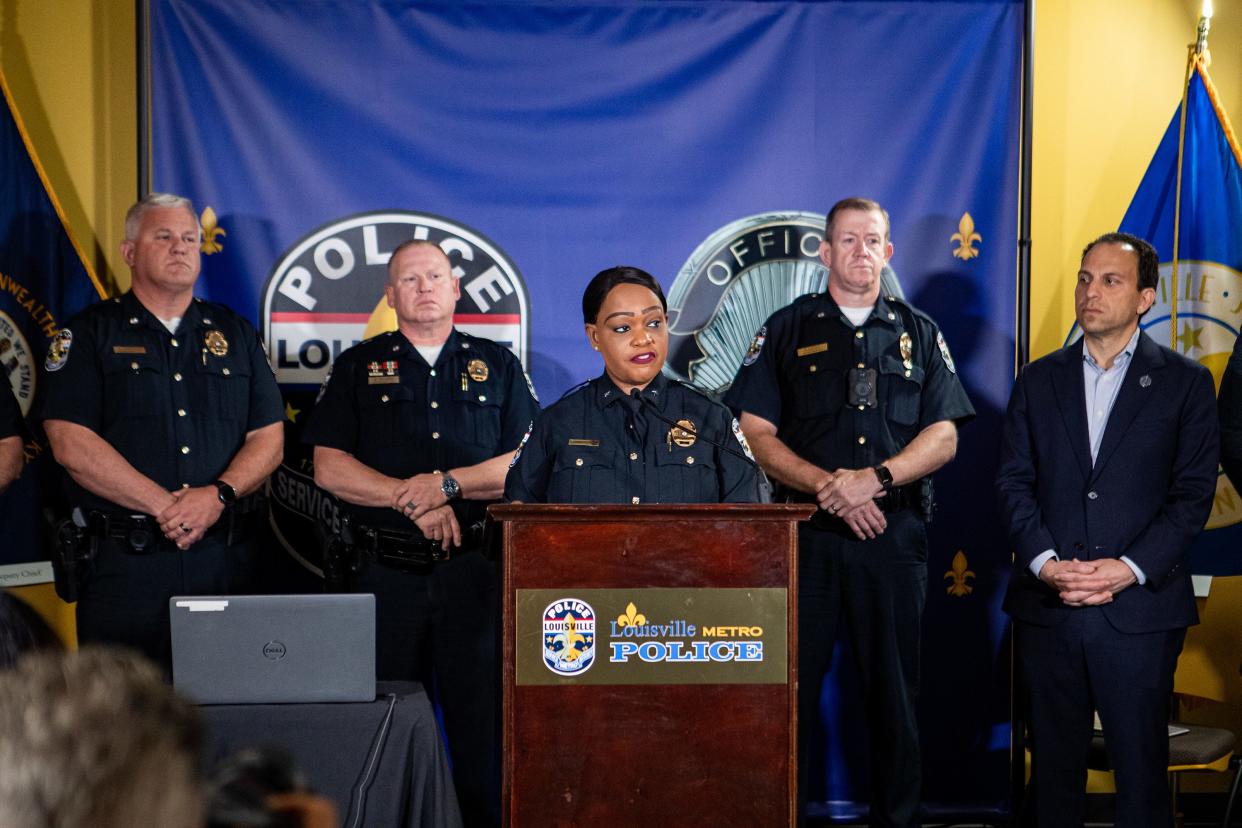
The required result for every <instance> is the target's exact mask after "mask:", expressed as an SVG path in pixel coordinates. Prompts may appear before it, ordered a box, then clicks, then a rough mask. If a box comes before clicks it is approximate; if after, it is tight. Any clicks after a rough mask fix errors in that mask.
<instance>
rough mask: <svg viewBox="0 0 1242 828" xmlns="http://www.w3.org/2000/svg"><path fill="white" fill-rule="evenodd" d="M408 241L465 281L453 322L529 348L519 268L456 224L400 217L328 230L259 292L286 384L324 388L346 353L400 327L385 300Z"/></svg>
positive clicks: (384, 215) (266, 332)
mask: <svg viewBox="0 0 1242 828" xmlns="http://www.w3.org/2000/svg"><path fill="white" fill-rule="evenodd" d="M407 239H425V240H427V241H432V242H435V243H436V244H438V245H440V247H441V248H442V249H443V250H444V252H445V253H447V254H448V257H449V260H450V261H451V262H452V264H453V274H454V275H455V276H457V277H458V278H460V279H461V300H460V301H459V302H458V303H457V312H456V313H455V314H454V319H453V321H454V324H456V325H457V327H458V328H459V329H461V330H463V331H465V332H467V333H471V334H474V335H476V336H481V337H485V338H487V339H491V340H494V341H496V342H499V343H501V344H502V345H505V346H507V347H508V348H510V349H511V350H512V351H513V352H514V353H515V354H517V357H518V359H520V360H521V361H522V363H523V364H525V363H526V354H527V352H528V351H529V348H530V328H529V320H530V299H529V295H528V293H527V290H526V283H525V282H524V281H523V279H522V275H521V273H519V272H518V269H517V265H515V264H514V263H513V261H512V260H511V259H510V258H509V257H508V256H506V255H505V253H504V252H503V251H502V250H501V249H500V248H499V247H497V246H496V245H495V243H493V242H492V241H491V240H490V239H488V238H487V237H486V236H484V235H483V234H481V233H479V232H478V231H477V230H474V229H473V228H470V227H467V226H466V225H464V224H460V223H458V222H456V221H453V220H452V219H447V218H443V217H441V216H436V215H432V214H430V213H416V212H410V211H403V210H388V211H383V212H374V213H362V214H359V215H354V216H349V217H347V218H342V219H339V220H338V221H334V222H332V223H330V224H327V225H325V226H323V227H321V228H319V229H318V230H314V231H312V232H310V233H308V234H307V235H306V236H304V237H303V238H302V239H301V240H299V241H298V242H297V243H296V244H294V245H293V246H292V247H291V248H290V249H289V250H288V252H286V253H285V254H284V255H283V256H282V257H281V258H280V260H279V261H278V262H277V263H276V266H275V267H274V268H272V273H271V275H270V276H269V277H268V280H267V285H266V286H265V287H264V290H263V312H262V319H263V336H264V340H265V341H266V342H267V348H268V356H269V358H270V359H271V362H272V367H273V368H275V370H276V380H277V381H278V382H279V383H280V384H281V385H316V386H317V385H319V384H320V383H321V382H323V379H324V377H325V376H326V375H327V371H328V364H329V363H330V362H331V361H332V360H333V359H334V358H336V356H337V355H338V354H340V353H341V352H342V351H344V350H345V349H346V348H348V347H350V346H351V345H354V344H356V343H358V342H361V341H362V340H364V339H367V338H369V337H372V336H375V335H376V334H380V333H383V332H385V331H390V330H393V329H395V328H396V315H395V314H394V312H393V311H392V309H391V308H389V307H388V305H387V303H386V302H385V301H384V285H385V282H386V280H387V278H388V270H387V267H388V259H389V257H390V256H391V254H392V250H393V248H395V247H396V246H397V245H398V244H400V243H401V242H403V241H406V240H407Z"/></svg>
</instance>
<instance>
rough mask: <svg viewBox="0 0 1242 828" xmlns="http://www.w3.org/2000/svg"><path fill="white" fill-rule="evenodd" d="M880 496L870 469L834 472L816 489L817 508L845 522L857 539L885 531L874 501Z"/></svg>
mask: <svg viewBox="0 0 1242 828" xmlns="http://www.w3.org/2000/svg"><path fill="white" fill-rule="evenodd" d="M883 494H884V487H883V486H881V485H880V478H879V477H877V476H876V473H875V472H874V471H873V470H872V469H869V468H867V469H837V470H836V471H834V472H832V473H830V474H829V475H828V476H827V477H825V478H824V479H823V480H822V481H820V483H819V485H818V486H817V487H816V492H815V497H816V499H817V500H818V501H819V508H821V509H825V510H827V511H828V512H829V513H830V514H833V515H836V516H837V517H839V518H841V520H843V521H845V523H846V525H847V526H849V527H850V529H851V530H853V532H854V534H855V535H857V536H858V537H859V539H860V540H870V539H871V538H874V537H875V536H877V535H880V534H883V532H884V530H885V529H887V528H888V521H887V520H886V519H885V518H884V512H882V511H881V510H880V507H879V505H878V504H877V503H876V498H878V497H880V496H882V495H883Z"/></svg>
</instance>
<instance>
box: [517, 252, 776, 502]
mask: <svg viewBox="0 0 1242 828" xmlns="http://www.w3.org/2000/svg"><path fill="white" fill-rule="evenodd" d="M666 309H667V303H666V302H665V299H664V291H663V290H661V289H660V284H659V282H657V281H656V280H655V279H654V278H653V277H652V276H651V275H650V274H648V273H646V272H645V271H642V270H639V269H638V268H634V267H614V268H610V269H608V270H605V271H602V272H600V273H599V274H597V275H596V276H595V278H594V279H592V280H591V283H590V284H589V285H588V286H587V289H586V292H585V293H584V294H583V296H582V316H583V319H584V321H585V325H586V334H587V339H588V340H589V341H590V343H591V346H592V347H593V348H595V350H597V351H599V352H600V354H601V355H602V356H603V358H604V374H603V376H601V377H598V378H596V379H593V380H591V381H589V382H586V383H584V384H582V385H580V386H578V387H577V388H575V389H573V390H572V391H570V392H569V393H568V394H566V395H565V396H564V397H562V398H561V399H560V400H559V401H558V402H557V403H556V404H555V405H553V406H551V407H550V408H548V409H547V410H546V411H545V412H544V413H543V414H542V415H541V416H540V417H539V419H538V420H537V421H536V422H535V424H534V426H533V428H532V430H531V432H530V433H529V434H528V435H527V437H526V438H525V439H524V440H523V443H522V447H521V449H520V450H519V452H518V455H517V457H516V458H515V459H514V463H513V468H512V469H511V470H510V471H509V476H508V478H507V479H506V481H505V497H506V498H508V499H509V500H513V501H521V502H527V503H634V504H638V503H752V502H754V501H755V500H757V499H758V477H759V473H758V469H757V467H756V465H755V464H754V463H753V462H752V461H751V460H750V459H748V457H749V454H750V451H749V449H748V448H747V446H746V442H745V439H744V438H743V436H742V433H741V429H740V428H739V427H738V423H737V420H735V419H734V418H733V415H732V414H730V413H729V410H728V409H727V408H725V407H724V406H723V405H721V404H720V403H717V402H715V401H713V400H712V399H711V398H709V397H708V396H706V395H705V394H703V393H702V392H701V391H699V390H697V389H695V388H693V387H692V386H689V385H686V384H685V383H682V382H678V381H676V380H670V379H668V378H667V377H665V376H664V375H663V374H661V373H660V370H661V369H662V368H663V367H664V360H665V358H666V357H667V355H668V329H667V320H666V319H665V311H666ZM635 392H637V394H635Z"/></svg>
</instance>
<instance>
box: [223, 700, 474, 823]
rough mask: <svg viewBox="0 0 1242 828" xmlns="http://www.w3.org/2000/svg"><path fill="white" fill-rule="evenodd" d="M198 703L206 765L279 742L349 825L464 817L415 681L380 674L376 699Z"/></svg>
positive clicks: (428, 709)
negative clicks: (385, 679) (389, 679)
mask: <svg viewBox="0 0 1242 828" xmlns="http://www.w3.org/2000/svg"><path fill="white" fill-rule="evenodd" d="M199 709H200V710H201V711H202V714H203V718H204V721H205V722H206V727H207V740H206V742H207V744H206V749H205V750H206V752H205V759H206V766H207V768H208V769H210V768H212V767H214V766H215V765H216V764H218V763H219V762H220V761H221V760H222V759H224V758H225V757H227V756H229V755H230V754H232V753H233V752H235V751H237V750H239V749H241V748H244V747H258V746H264V745H266V746H274V747H279V748H282V749H284V750H286V751H288V752H289V753H291V754H292V755H293V758H294V760H295V761H296V762H297V765H298V767H299V768H300V769H301V770H302V772H303V773H304V774H305V775H306V778H307V780H308V781H309V783H310V785H311V787H312V788H313V789H314V791H315V792H316V793H318V794H321V795H323V796H326V797H328V798H329V799H331V800H332V801H333V802H334V803H335V804H336V807H337V811H338V813H339V815H340V817H341V825H343V826H347V828H354V827H355V826H385V828H387V826H437V828H439V826H459V825H461V814H460V811H459V810H458V807H457V795H456V793H455V792H454V790H453V778H452V774H451V773H450V771H449V765H448V759H447V757H446V754H445V752H444V743H443V742H442V741H441V739H440V732H439V729H438V728H437V727H436V719H435V714H434V713H433V712H432V708H431V703H430V701H429V700H428V698H427V693H426V691H425V690H424V689H423V686H422V685H421V684H418V683H417V682H380V683H379V685H378V688H377V696H376V700H375V701H373V702H358V703H338V704H224V705H204V706H202V707H201V708H199Z"/></svg>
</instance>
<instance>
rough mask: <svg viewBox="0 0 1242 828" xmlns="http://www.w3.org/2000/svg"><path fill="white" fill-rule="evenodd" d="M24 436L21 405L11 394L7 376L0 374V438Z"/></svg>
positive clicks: (11, 390)
mask: <svg viewBox="0 0 1242 828" xmlns="http://www.w3.org/2000/svg"><path fill="white" fill-rule="evenodd" d="M25 436H26V425H25V423H24V422H23V421H22V407H21V405H20V404H19V403H18V402H17V397H16V396H14V394H13V389H12V388H11V387H10V385H9V381H8V377H5V376H3V375H2V374H0V440H3V439H5V438H6V437H22V438H23V439H24V438H25Z"/></svg>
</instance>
